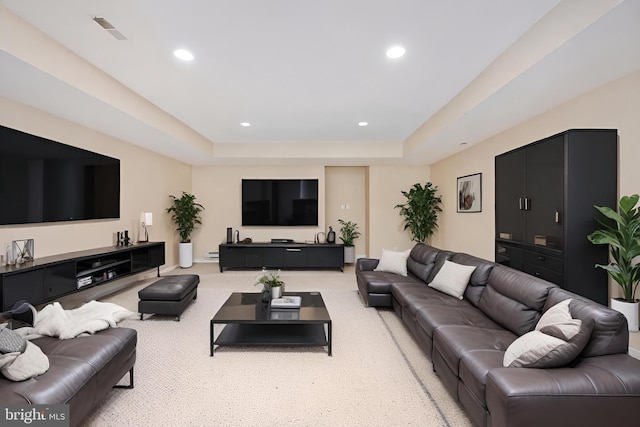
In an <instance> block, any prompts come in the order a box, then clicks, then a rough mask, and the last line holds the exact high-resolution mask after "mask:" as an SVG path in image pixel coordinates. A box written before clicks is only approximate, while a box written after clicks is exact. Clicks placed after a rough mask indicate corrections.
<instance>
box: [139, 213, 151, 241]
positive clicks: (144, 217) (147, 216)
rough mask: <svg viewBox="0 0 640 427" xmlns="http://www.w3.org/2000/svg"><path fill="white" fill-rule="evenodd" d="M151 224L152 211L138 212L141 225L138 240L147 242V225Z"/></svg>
mask: <svg viewBox="0 0 640 427" xmlns="http://www.w3.org/2000/svg"><path fill="white" fill-rule="evenodd" d="M150 225H153V213H151V212H142V213H141V214H140V226H141V227H142V233H141V234H140V238H139V239H138V241H139V242H148V241H149V231H148V230H147V227H149V226H150Z"/></svg>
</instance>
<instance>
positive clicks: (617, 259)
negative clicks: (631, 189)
mask: <svg viewBox="0 0 640 427" xmlns="http://www.w3.org/2000/svg"><path fill="white" fill-rule="evenodd" d="M639 199H640V196H639V195H638V194H634V195H632V196H623V197H621V198H620V202H619V209H618V212H616V211H614V210H613V209H611V208H609V207H607V206H595V208H596V209H597V210H599V211H600V213H602V214H603V215H604V216H605V217H606V218H607V220H602V219H598V223H600V225H601V226H602V229H600V230H596V231H594V232H593V233H591V234H589V235H588V236H587V238H588V239H589V241H590V242H591V243H594V244H596V245H609V254H610V255H611V259H612V262H610V263H609V264H596V267H599V268H603V269H605V270H607V273H609V275H610V276H611V277H612V278H613V280H615V281H616V282H617V283H618V285H620V287H621V288H622V292H623V294H624V300H625V301H626V302H635V301H636V298H635V294H636V289H637V288H638V282H639V281H640V265H639V264H638V263H636V262H634V258H636V257H637V256H640V208H636V204H637V203H638V200H639Z"/></svg>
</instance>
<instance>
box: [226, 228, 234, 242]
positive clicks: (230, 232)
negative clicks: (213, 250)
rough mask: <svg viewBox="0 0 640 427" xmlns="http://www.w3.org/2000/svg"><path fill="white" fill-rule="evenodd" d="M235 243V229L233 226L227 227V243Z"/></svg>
mask: <svg viewBox="0 0 640 427" xmlns="http://www.w3.org/2000/svg"><path fill="white" fill-rule="evenodd" d="M229 243H233V230H232V229H231V227H227V244H229Z"/></svg>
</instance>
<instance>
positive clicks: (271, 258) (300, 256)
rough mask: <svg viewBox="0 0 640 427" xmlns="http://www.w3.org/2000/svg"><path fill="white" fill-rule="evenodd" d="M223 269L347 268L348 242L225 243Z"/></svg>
mask: <svg viewBox="0 0 640 427" xmlns="http://www.w3.org/2000/svg"><path fill="white" fill-rule="evenodd" d="M219 252H220V272H223V271H224V270H227V269H229V268H263V267H264V268H287V269H289V268H290V269H295V268H310V269H332V268H335V269H340V271H343V269H344V245H341V244H310V243H291V242H289V243H268V242H265V243H232V244H222V245H220V247H219Z"/></svg>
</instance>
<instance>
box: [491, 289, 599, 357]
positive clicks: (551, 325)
mask: <svg viewBox="0 0 640 427" xmlns="http://www.w3.org/2000/svg"><path fill="white" fill-rule="evenodd" d="M570 303H571V299H567V300H564V301H561V302H559V303H558V304H556V305H554V306H553V307H551V308H550V309H548V310H547V311H546V312H545V313H544V314H543V315H542V317H540V320H539V321H538V324H537V325H536V327H535V330H534V331H531V332H529V333H526V334H524V335H523V336H521V337H520V338H518V339H517V340H515V341H514V342H513V343H511V345H510V346H509V347H508V348H507V350H506V351H505V353H504V358H503V360H502V364H503V366H504V367H512V368H557V367H560V366H565V365H566V364H567V363H569V362H571V361H572V360H573V359H575V358H576V357H578V355H579V354H580V352H581V351H582V349H584V347H585V346H586V345H587V343H588V341H589V338H590V337H591V331H592V329H593V322H589V323H588V324H584V323H583V322H582V321H581V320H580V319H574V318H572V317H571V311H570V310H569V304H570Z"/></svg>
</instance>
